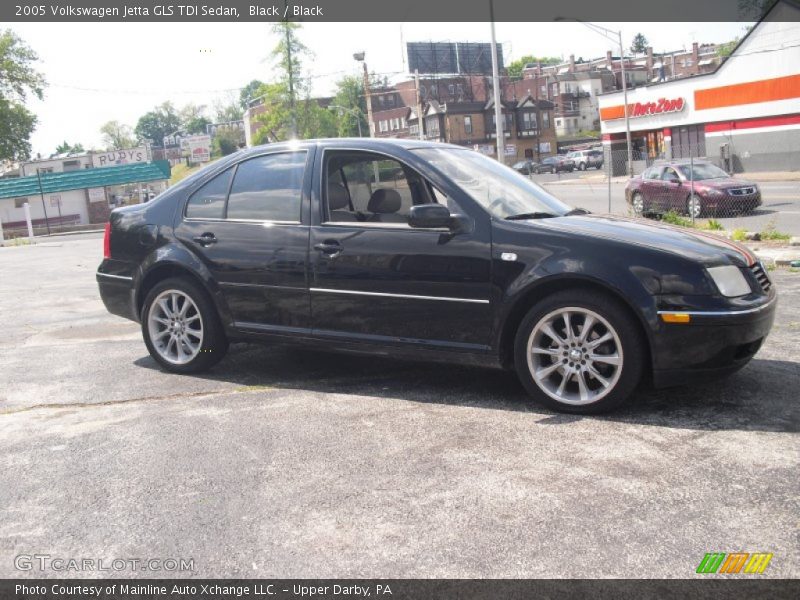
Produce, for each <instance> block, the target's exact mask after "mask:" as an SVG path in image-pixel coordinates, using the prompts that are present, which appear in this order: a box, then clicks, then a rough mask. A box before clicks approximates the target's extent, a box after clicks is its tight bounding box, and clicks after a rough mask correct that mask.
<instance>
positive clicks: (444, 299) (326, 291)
mask: <svg viewBox="0 0 800 600" xmlns="http://www.w3.org/2000/svg"><path fill="white" fill-rule="evenodd" d="M309 289H310V291H312V292H318V293H322V294H349V295H354V296H378V297H382V298H407V299H409V300H439V301H442V302H466V303H468V304H489V300H483V299H481V298H452V297H449V296H419V295H416V294H390V293H387V292H362V291H359V290H334V289H330V288H314V287H312V288H309Z"/></svg>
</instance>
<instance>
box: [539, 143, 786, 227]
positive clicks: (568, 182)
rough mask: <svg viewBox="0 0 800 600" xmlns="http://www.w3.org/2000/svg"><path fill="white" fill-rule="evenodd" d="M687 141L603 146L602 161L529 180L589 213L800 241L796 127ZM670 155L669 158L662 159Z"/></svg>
mask: <svg viewBox="0 0 800 600" xmlns="http://www.w3.org/2000/svg"><path fill="white" fill-rule="evenodd" d="M701 137H703V139H701V140H699V141H698V140H694V141H693V142H692V143H686V142H685V141H682V140H678V141H676V142H675V143H673V144H672V145H671V146H670V145H667V146H666V148H665V147H664V144H663V143H662V145H661V146H660V147H658V148H655V149H654V148H649V149H648V148H647V146H646V145H645V146H644V147H642V148H637V147H636V145H635V144H634V150H633V152H632V153H631V154H632V159H633V160H632V161H631V162H629V161H628V151H627V149H626V148H625V146H624V144H622V145H619V146H618V145H614V146H609V145H606V146H605V147H603V149H602V157H603V164H602V166H600V168H599V169H595V168H593V167H594V166H595V165H581V166H582V167H585V170H579V165H575V169H574V170H573V171H569V169H565V170H564V171H563V172H560V173H558V174H552V175H551V174H548V175H533V176H532V178H533V179H534V180H535V181H537V182H538V183H540V184H541V185H543V186H544V187H546V188H548V189H549V191H551V192H552V193H553V194H554V195H556V196H557V197H559V198H561V199H562V200H564V201H566V202H568V203H569V204H572V205H575V206H581V207H584V208H587V209H589V210H591V211H592V212H602V213H611V214H619V215H626V216H637V217H644V218H651V219H658V220H663V221H666V222H670V223H673V224H678V225H684V226H688V227H696V228H702V229H710V230H719V231H721V232H722V231H725V232H728V234H730V236H731V237H734V238H735V239H764V240H769V239H772V240H788V239H789V238H790V237H792V236H800V130H793V131H786V132H781V133H780V134H777V133H771V134H764V133H760V134H744V135H720V136H716V135H706V136H701ZM664 156H671V157H672V158H664Z"/></svg>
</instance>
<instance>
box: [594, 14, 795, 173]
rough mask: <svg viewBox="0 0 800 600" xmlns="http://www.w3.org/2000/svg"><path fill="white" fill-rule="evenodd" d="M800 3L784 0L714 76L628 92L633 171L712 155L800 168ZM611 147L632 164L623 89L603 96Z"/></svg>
mask: <svg viewBox="0 0 800 600" xmlns="http://www.w3.org/2000/svg"><path fill="white" fill-rule="evenodd" d="M798 21H800V6H798V4H797V3H796V2H795V1H793V0H781V1H780V2H778V3H777V4H776V5H775V6H774V7H773V8H772V10H771V11H770V12H769V13H768V14H767V15H766V16H765V18H764V19H763V20H762V21H760V22H759V23H758V24H757V25H756V26H755V27H754V28H753V29H752V30H751V32H750V33H749V34H748V35H747V36H746V37H745V38H744V39H743V40H742V41H741V42H740V44H739V45H738V46H737V47H736V48H735V50H734V51H733V53H732V54H731V56H730V57H729V58H728V59H727V60H726V61H725V62H723V63H722V65H720V67H719V68H718V69H717V70H716V71H714V72H712V73H709V74H707V75H698V76H695V77H689V78H686V79H677V80H674V81H668V82H663V83H656V84H651V85H648V86H643V87H640V88H636V89H633V90H629V91H628V115H629V121H630V129H631V146H632V154H633V160H634V171H635V172H640V171H641V170H642V169H643V168H644V167H645V166H646V165H647V164H649V163H651V162H652V161H653V160H655V159H658V158H667V159H669V158H688V157H690V156H691V157H706V158H708V159H709V160H713V161H714V162H715V163H717V164H719V165H720V166H722V167H723V168H726V169H727V170H729V171H733V172H752V171H786V170H790V171H796V170H798V169H800V23H799V22H798ZM599 102H600V119H601V132H602V135H603V144H604V146H605V147H606V148H607V149H608V150H610V151H612V157H613V162H614V165H615V170H614V172H615V174H623V173H625V171H626V168H625V164H626V162H627V149H626V142H625V111H624V104H623V94H622V92H613V93H609V94H604V95H601V96H600V97H599Z"/></svg>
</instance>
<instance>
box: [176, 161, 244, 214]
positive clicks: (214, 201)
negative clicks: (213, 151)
mask: <svg viewBox="0 0 800 600" xmlns="http://www.w3.org/2000/svg"><path fill="white" fill-rule="evenodd" d="M232 172H233V169H228V170H227V171H223V172H222V173H220V174H219V175H217V176H216V177H214V179H212V180H210V181H208V182H207V183H205V184H203V186H202V187H201V188H200V189H198V190H197V191H196V192H195V193H194V194H192V197H191V198H189V202H188V204H187V205H186V217H187V218H189V219H222V218H223V216H224V215H225V198H226V197H227V195H228V187H230V182H231V173H232Z"/></svg>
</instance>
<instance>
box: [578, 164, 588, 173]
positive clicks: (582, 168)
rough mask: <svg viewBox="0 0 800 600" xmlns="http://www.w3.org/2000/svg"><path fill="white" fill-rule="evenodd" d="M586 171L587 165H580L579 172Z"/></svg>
mask: <svg viewBox="0 0 800 600" xmlns="http://www.w3.org/2000/svg"><path fill="white" fill-rule="evenodd" d="M585 170H586V163H581V164H579V165H578V171H585Z"/></svg>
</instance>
